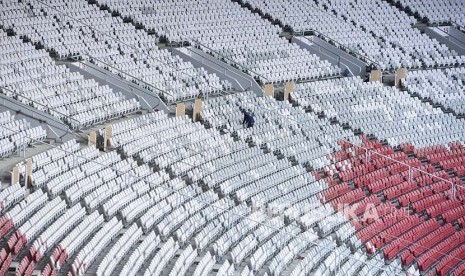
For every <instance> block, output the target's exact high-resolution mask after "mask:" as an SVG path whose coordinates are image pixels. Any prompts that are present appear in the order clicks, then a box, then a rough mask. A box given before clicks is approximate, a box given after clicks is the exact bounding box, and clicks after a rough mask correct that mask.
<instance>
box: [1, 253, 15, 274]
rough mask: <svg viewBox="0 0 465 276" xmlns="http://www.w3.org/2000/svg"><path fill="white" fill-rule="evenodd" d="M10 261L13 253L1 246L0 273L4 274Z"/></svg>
mask: <svg viewBox="0 0 465 276" xmlns="http://www.w3.org/2000/svg"><path fill="white" fill-rule="evenodd" d="M11 262H13V254H11V253H10V252H6V250H5V248H2V250H1V251H0V275H6V272H7V271H8V268H9V267H10V265H11Z"/></svg>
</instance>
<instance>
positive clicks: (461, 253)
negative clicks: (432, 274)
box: [436, 244, 465, 276]
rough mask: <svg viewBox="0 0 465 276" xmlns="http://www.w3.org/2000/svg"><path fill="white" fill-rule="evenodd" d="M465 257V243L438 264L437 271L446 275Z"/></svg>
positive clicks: (441, 274)
mask: <svg viewBox="0 0 465 276" xmlns="http://www.w3.org/2000/svg"><path fill="white" fill-rule="evenodd" d="M464 258H465V244H462V245H461V246H459V247H458V248H456V249H454V250H453V251H452V252H450V253H449V255H447V256H446V257H444V258H443V259H442V260H441V261H440V262H439V263H438V264H437V265H436V273H437V274H438V275H439V276H444V275H446V274H447V273H449V271H450V270H451V269H452V268H454V267H455V266H456V265H457V264H458V263H459V262H461V261H462V260H463V259H464Z"/></svg>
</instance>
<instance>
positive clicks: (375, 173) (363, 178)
mask: <svg viewBox="0 0 465 276" xmlns="http://www.w3.org/2000/svg"><path fill="white" fill-rule="evenodd" d="M367 167H368V170H369V171H368V172H367V173H365V174H363V175H359V176H358V177H353V178H352V179H353V181H354V185H355V187H357V188H358V187H362V186H366V185H368V184H370V182H371V181H372V180H373V179H379V178H385V177H388V176H389V171H387V170H386V168H382V169H379V170H375V167H374V166H373V165H371V164H370V165H369V166H367ZM356 169H358V168H354V170H356ZM346 181H347V180H346Z"/></svg>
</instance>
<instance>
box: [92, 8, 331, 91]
mask: <svg viewBox="0 0 465 276" xmlns="http://www.w3.org/2000/svg"><path fill="white" fill-rule="evenodd" d="M99 3H101V4H104V5H105V6H106V7H108V8H109V9H110V10H113V11H118V12H119V13H120V14H121V16H122V17H124V18H132V19H133V20H134V21H136V22H138V23H141V24H142V25H143V26H145V28H147V29H150V30H153V31H154V32H155V33H156V34H157V35H158V36H161V37H166V38H167V39H168V40H170V41H174V42H183V41H189V42H190V43H192V44H193V45H198V44H199V43H200V45H199V46H200V47H201V48H202V49H203V50H204V51H206V52H207V53H210V54H212V55H215V56H218V57H219V58H220V59H224V60H225V61H226V62H229V63H233V64H239V65H240V66H241V68H240V69H242V70H247V72H248V73H249V74H251V75H252V76H254V77H257V78H259V79H260V80H261V81H262V82H263V83H274V82H282V81H286V80H301V79H315V78H319V77H328V76H333V75H337V74H339V73H340V68H338V67H334V66H331V65H330V63H329V62H328V61H323V60H320V59H319V58H318V57H317V56H316V55H314V54H310V53H309V52H308V51H306V50H304V49H301V48H299V46H297V45H296V44H293V43H289V42H288V41H287V40H286V39H285V38H281V37H279V35H278V34H279V33H280V29H279V27H278V26H273V25H272V24H270V23H269V22H267V21H265V20H263V19H262V18H260V16H259V15H258V14H253V13H251V12H250V11H248V10H247V9H246V8H242V7H241V6H240V5H239V4H238V3H236V2H232V1H229V0H220V1H218V0H202V1H197V0H183V1H182V2H179V1H178V2H176V3H165V2H157V3H151V5H150V7H149V6H147V4H146V2H145V1H127V0H104V1H99ZM180 7H182V8H180ZM154 11H156V12H154ZM206 22H208V23H206Z"/></svg>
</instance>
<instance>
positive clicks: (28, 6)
mask: <svg viewBox="0 0 465 276" xmlns="http://www.w3.org/2000/svg"><path fill="white" fill-rule="evenodd" d="M52 6H53V7H52ZM10 10H11V11H12V12H10ZM13 11H15V12H13ZM16 11H20V12H16ZM28 12H32V13H35V14H37V15H38V16H35V17H27V13H28ZM64 14H66V15H64ZM58 18H61V19H58ZM61 20H63V21H61ZM2 24H3V25H5V26H6V27H11V28H13V29H14V30H15V32H16V33H18V34H19V35H21V36H23V37H27V38H28V39H30V40H31V41H33V42H36V43H41V44H42V45H44V47H46V48H47V49H48V51H50V52H54V53H56V54H57V55H59V56H60V57H63V58H64V57H70V56H80V57H81V58H83V59H86V60H90V61H92V62H94V63H95V64H97V65H98V66H100V67H102V68H106V69H108V70H109V71H111V72H113V73H115V74H117V75H120V76H121V77H123V78H126V79H127V80H129V81H133V82H135V83H138V84H140V85H141V86H144V87H146V88H148V89H151V90H153V92H154V93H161V94H160V95H161V96H162V97H163V98H164V99H165V100H166V101H168V102H172V101H180V100H184V99H187V98H194V97H198V96H199V95H203V93H217V92H219V91H222V90H224V89H226V88H228V87H230V84H228V83H226V82H222V81H220V80H219V78H218V77H217V76H216V75H214V74H208V73H207V72H206V70H205V69H204V68H202V67H201V68H195V67H194V66H193V65H192V64H191V63H189V62H185V61H183V60H182V59H181V58H180V57H178V56H175V55H172V54H171V53H170V52H169V51H168V50H167V49H164V50H159V49H158V46H157V44H156V43H157V42H158V39H157V38H155V37H154V36H153V35H148V34H147V33H146V32H145V31H144V30H136V29H135V27H134V26H133V25H132V24H128V23H124V22H123V19H122V18H118V17H112V16H111V14H110V13H108V12H107V11H104V10H100V9H98V7H96V6H95V5H89V4H88V3H87V2H84V1H72V2H67V3H62V2H60V1H53V2H47V4H45V5H44V3H42V2H33V1H31V2H21V3H17V2H16V3H13V2H8V3H6V2H4V3H2ZM94 28H95V29H94ZM95 30H98V31H95ZM78 37H80V38H79V39H77V38H78Z"/></svg>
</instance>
